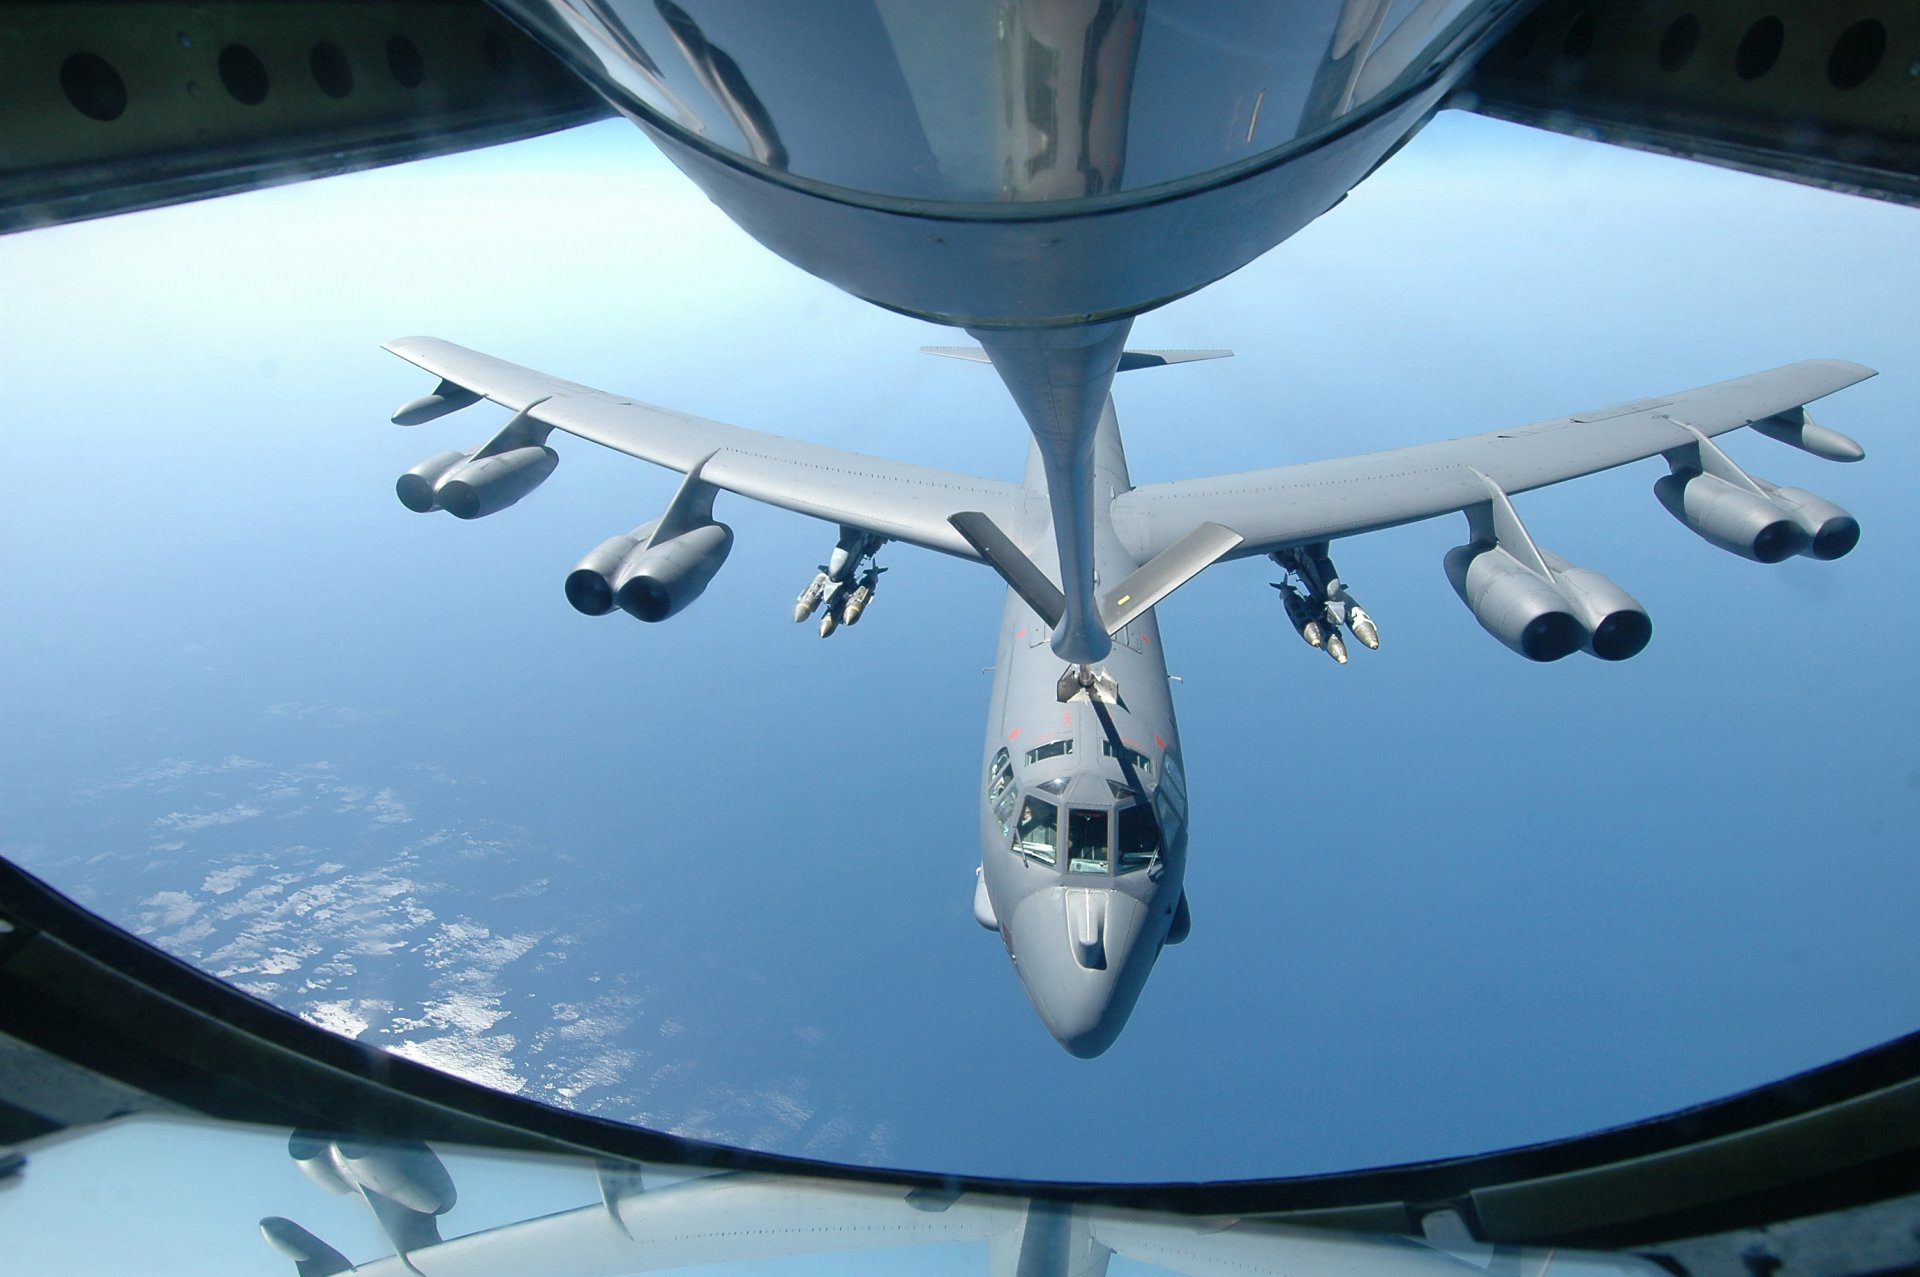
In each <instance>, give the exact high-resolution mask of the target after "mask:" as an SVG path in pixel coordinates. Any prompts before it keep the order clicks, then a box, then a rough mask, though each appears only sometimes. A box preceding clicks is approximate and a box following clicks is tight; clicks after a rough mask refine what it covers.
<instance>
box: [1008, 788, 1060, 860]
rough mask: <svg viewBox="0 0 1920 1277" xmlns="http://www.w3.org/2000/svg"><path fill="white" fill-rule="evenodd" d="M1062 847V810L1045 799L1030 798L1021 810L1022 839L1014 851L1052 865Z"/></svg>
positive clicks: (1015, 844) (1018, 841) (1015, 843)
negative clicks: (1059, 848)
mask: <svg viewBox="0 0 1920 1277" xmlns="http://www.w3.org/2000/svg"><path fill="white" fill-rule="evenodd" d="M1059 846H1060V809H1059V808H1058V807H1055V806H1054V805H1053V804H1052V803H1050V802H1047V801H1046V800H1045V799H1043V798H1029V799H1027V802H1026V806H1024V807H1022V808H1021V809H1020V837H1019V839H1018V840H1017V841H1015V842H1014V844H1013V849H1014V850H1015V851H1017V852H1019V853H1021V854H1022V855H1025V856H1032V857H1033V858H1034V859H1035V860H1037V861H1039V862H1040V863H1041V864H1043V865H1050V864H1052V863H1054V860H1055V858H1056V856H1057V854H1058V852H1057V850H1056V849H1057V848H1058V847H1059Z"/></svg>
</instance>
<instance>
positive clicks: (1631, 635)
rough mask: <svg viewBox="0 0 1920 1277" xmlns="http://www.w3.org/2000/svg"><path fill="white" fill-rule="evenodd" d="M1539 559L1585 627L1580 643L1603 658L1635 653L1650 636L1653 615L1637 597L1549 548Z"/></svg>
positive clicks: (1617, 657)
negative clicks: (1583, 638) (1582, 641)
mask: <svg viewBox="0 0 1920 1277" xmlns="http://www.w3.org/2000/svg"><path fill="white" fill-rule="evenodd" d="M1540 559H1541V561H1542V562H1543V563H1545V564H1546V565H1547V567H1548V569H1549V570H1550V571H1551V572H1552V573H1553V585H1554V588H1555V589H1556V590H1557V591H1558V592H1559V594H1560V597H1561V598H1563V599H1565V600H1566V601H1567V604H1568V606H1569V607H1570V608H1571V609H1572V610H1573V615H1574V617H1575V619H1577V620H1578V621H1579V622H1580V625H1581V628H1582V629H1584V630H1586V632H1587V636H1586V641H1585V642H1584V643H1583V644H1582V646H1584V647H1585V648H1586V649H1587V651H1588V652H1590V653H1592V654H1593V655H1594V656H1597V657H1599V658H1600V659H1601V660H1603V661H1624V660H1626V659H1627V658H1628V657H1631V656H1638V655H1640V653H1641V652H1642V651H1643V650H1644V649H1645V648H1646V646H1647V641H1648V640H1649V639H1651V638H1652V637H1653V618H1652V617H1650V616H1648V615H1647V609H1645V608H1643V607H1641V606H1640V600H1638V599H1636V598H1634V597H1633V596H1632V595H1631V594H1628V593H1627V592H1626V591H1625V590H1623V589H1621V588H1620V587H1619V586H1617V585H1615V584H1614V583H1613V582H1612V581H1609V580H1608V579H1607V578H1606V577H1604V576H1601V575H1600V574H1599V573H1598V572H1595V571H1594V570H1593V569H1592V568H1583V567H1577V566H1575V565H1574V564H1571V563H1569V562H1567V561H1566V560H1565V559H1563V558H1561V557H1560V556H1559V555H1557V554H1554V553H1552V552H1551V551H1549V550H1541V551H1540Z"/></svg>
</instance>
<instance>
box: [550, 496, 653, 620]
mask: <svg viewBox="0 0 1920 1277" xmlns="http://www.w3.org/2000/svg"><path fill="white" fill-rule="evenodd" d="M659 524H660V521H659V520H658V519H655V520H653V521H652V522H649V523H643V524H641V525H640V526H639V527H637V528H635V529H634V530H633V531H631V532H629V533H627V534H625V535H624V536H617V537H608V538H607V539H606V540H604V541H602V542H601V543H600V544H599V545H597V546H595V547H594V548H593V549H591V550H589V551H587V553H586V555H585V556H583V557H582V558H581V560H580V561H579V562H578V563H576V564H574V565H573V571H571V572H569V573H567V582H566V592H567V602H568V603H571V604H572V605H573V608H574V610H575V611H576V612H583V613H585V614H586V615H588V616H605V615H606V614H607V613H609V612H611V611H613V606H614V605H613V596H614V591H615V590H616V588H617V586H618V582H619V580H620V577H621V571H622V569H623V568H624V566H625V565H626V562H627V560H628V559H630V558H632V557H633V555H634V551H636V550H638V549H639V548H640V547H641V546H643V545H645V544H646V543H647V540H648V538H650V537H652V536H653V530H654V529H655V528H656V527H658V526H659Z"/></svg>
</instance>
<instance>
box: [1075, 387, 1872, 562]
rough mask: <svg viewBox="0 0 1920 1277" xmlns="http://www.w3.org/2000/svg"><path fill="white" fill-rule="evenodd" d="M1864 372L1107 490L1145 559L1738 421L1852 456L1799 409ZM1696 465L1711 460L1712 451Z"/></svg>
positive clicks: (1366, 511)
mask: <svg viewBox="0 0 1920 1277" xmlns="http://www.w3.org/2000/svg"><path fill="white" fill-rule="evenodd" d="M1873 375H1874V370H1873V369H1871V368H1867V367H1864V366H1863V365H1860V364H1855V363H1848V362H1846V361H1844V360H1839V359H1807V360H1802V361H1801V362H1800V363H1797V364H1788V365H1786V366H1785V367H1782V368H1775V369H1772V370H1771V371H1768V372H1761V373H1753V374H1751V375H1749V376H1746V377H1736V378H1734V379H1733V380H1731V381H1722V382H1718V383H1716V384H1714V385H1711V386H1702V387H1700V388H1698V389H1695V390H1686V391H1681V392H1679V393H1677V394H1672V395H1665V396H1661V397H1657V398H1653V399H1641V400H1636V401H1635V402H1632V403H1626V404H1620V405H1618V406H1616V407H1612V408H1605V409H1600V410H1597V411H1594V412H1585V413H1579V414H1576V415H1574V416H1571V417H1559V418H1555V419H1554V420H1552V421H1542V422H1538V423H1536V424H1534V425H1530V426H1521V427H1518V428H1516V429H1512V430H1496V431H1491V432H1489V433H1487V434H1481V435H1471V436H1468V437H1466V438H1462V439H1449V440H1446V441H1444V442H1441V443H1429V444H1421V445H1418V446H1416V447H1411V448H1399V449H1395V450H1393V451H1390V452H1375V453H1369V454H1365V455H1362V456H1355V457H1341V458H1337V459H1334V460H1330V461H1312V462H1307V463H1305V464H1303V465H1292V466H1279V467H1276V468H1274V469H1270V470H1252V471H1246V472H1244V473H1241V474H1231V475H1219V476H1215V477H1213V478H1208V479H1189V480H1184V481H1181V482H1177V483H1155V484H1148V485H1146V486H1144V487H1139V488H1135V489H1134V490H1133V491H1131V492H1128V493H1125V494H1123V495H1121V496H1120V497H1117V498H1116V499H1115V501H1114V505H1113V513H1114V523H1115V526H1116V529H1117V530H1118V531H1119V533H1120V535H1121V536H1122V537H1123V538H1124V539H1125V540H1126V541H1127V543H1128V548H1129V549H1130V550H1131V551H1132V552H1133V553H1134V554H1135V555H1136V556H1137V557H1138V558H1140V559H1141V560H1143V561H1144V560H1146V559H1149V558H1152V557H1153V556H1154V555H1156V554H1159V553H1160V552H1161V551H1162V550H1165V549H1166V548H1167V547H1169V546H1171V545H1172V544H1174V543H1175V542H1176V541H1178V540H1179V539H1180V538H1181V537H1182V536H1185V535H1186V534H1187V533H1189V532H1191V531H1192V530H1193V528H1194V526H1195V525H1196V524H1199V523H1203V522H1208V521H1211V522H1216V523H1221V524H1225V525H1226V526H1227V527H1229V528H1232V529H1233V530H1234V531H1235V532H1238V533H1239V534H1240V535H1241V536H1242V537H1243V538H1245V540H1244V541H1243V542H1242V543H1241V544H1240V545H1239V546H1238V547H1236V548H1235V549H1233V550H1232V551H1230V552H1229V554H1228V555H1227V556H1226V557H1231V558H1242V557H1245V556H1248V555H1254V554H1267V553H1270V552H1272V551H1275V550H1283V549H1287V548H1290V547H1298V546H1305V545H1311V544H1314V543H1318V542H1324V541H1327V540H1329V539H1331V538H1334V537H1343V536H1352V535H1354V534H1356V533H1360V532H1371V531H1376V530H1378V529H1381V528H1390V527H1394V526H1397V525H1399V524H1403V523H1413V522H1416V521H1418V520H1421V519H1429V518H1432V517H1434V516H1436V515H1442V514H1451V513H1454V512H1456V511H1461V510H1467V509H1470V508H1476V507H1480V506H1482V505H1485V504H1486V503H1487V502H1488V501H1489V499H1490V496H1489V493H1490V486H1491V487H1492V488H1497V489H1498V490H1499V491H1500V492H1501V493H1515V492H1525V491H1528V490H1529V489H1532V488H1543V487H1546V486H1548V485H1549V484H1555V483H1560V482H1563V481H1564V480H1567V479H1576V478H1579V477H1580V476H1582V475H1588V474H1594V473H1596V472H1598V471H1601V470H1608V469H1611V468H1613V467H1615V466H1621V465H1626V464H1628V463H1629V462H1633V461H1641V460H1644V459H1646V458H1648V457H1653V456H1658V455H1660V454H1662V453H1675V452H1676V451H1679V450H1686V449H1699V448H1701V447H1702V446H1704V447H1705V448H1707V449H1712V450H1713V454H1714V455H1715V456H1717V455H1718V450H1717V449H1715V448H1714V447H1713V445H1712V444H1710V443H1704V444H1703V441H1704V440H1705V439H1708V438H1711V437H1712V436H1714V435H1719V434H1724V433H1726V432H1727V431H1729V430H1737V429H1739V428H1740V427H1742V426H1755V427H1756V428H1757V429H1761V430H1763V432H1764V433H1767V434H1769V435H1772V436H1773V437H1775V438H1782V439H1785V440H1786V441H1787V442H1793V443H1798V444H1799V445H1800V446H1802V447H1805V448H1807V449H1808V450H1810V451H1815V452H1819V453H1821V455H1825V456H1828V457H1831V458H1833V459H1836V460H1851V459H1855V458H1857V457H1858V456H1859V455H1860V451H1859V449H1858V447H1857V446H1856V445H1854V444H1853V443H1852V441H1851V440H1847V439H1845V438H1844V437H1842V436H1839V435H1837V434H1834V432H1831V431H1825V430H1822V429H1821V428H1820V427H1818V426H1814V425H1812V424H1811V423H1806V422H1805V421H1804V414H1800V412H1799V410H1800V409H1802V408H1803V407H1804V406H1805V405H1806V404H1808V403H1811V402H1813V401H1814V400H1816V399H1819V398H1821V397H1822V396H1825V395H1830V394H1832V393H1833V392H1835V391H1836V390H1843V389H1845V388H1846V387H1848V386H1851V385H1853V384H1854V383H1856V382H1859V381H1864V380H1865V379H1866V378H1868V377H1871V376H1873ZM1722 460H1724V458H1722ZM1693 468H1695V469H1701V470H1708V471H1715V470H1716V466H1715V464H1712V463H1711V459H1708V460H1707V461H1703V462H1702V464H1700V465H1697V466H1694V467H1693ZM1739 477H1740V478H1741V479H1744V478H1746V476H1744V475H1742V476H1739ZM1735 482H1736V483H1737V482H1738V480H1735Z"/></svg>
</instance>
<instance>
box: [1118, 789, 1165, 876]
mask: <svg viewBox="0 0 1920 1277" xmlns="http://www.w3.org/2000/svg"><path fill="white" fill-rule="evenodd" d="M1118 834H1119V837H1118V839H1117V840H1116V841H1117V842H1118V843H1119V846H1118V848H1117V850H1118V852H1119V854H1120V872H1121V873H1123V874H1124V873H1132V872H1133V871H1134V870H1136V869H1145V868H1146V867H1147V866H1148V865H1151V864H1152V863H1153V860H1154V856H1155V855H1157V854H1158V853H1159V851H1160V824H1159V822H1158V821H1156V820H1155V819H1154V816H1153V808H1151V807H1149V806H1147V805H1146V804H1145V803H1135V804H1134V805H1133V806H1131V807H1123V808H1121V809H1120V822H1119V830H1118Z"/></svg>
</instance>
